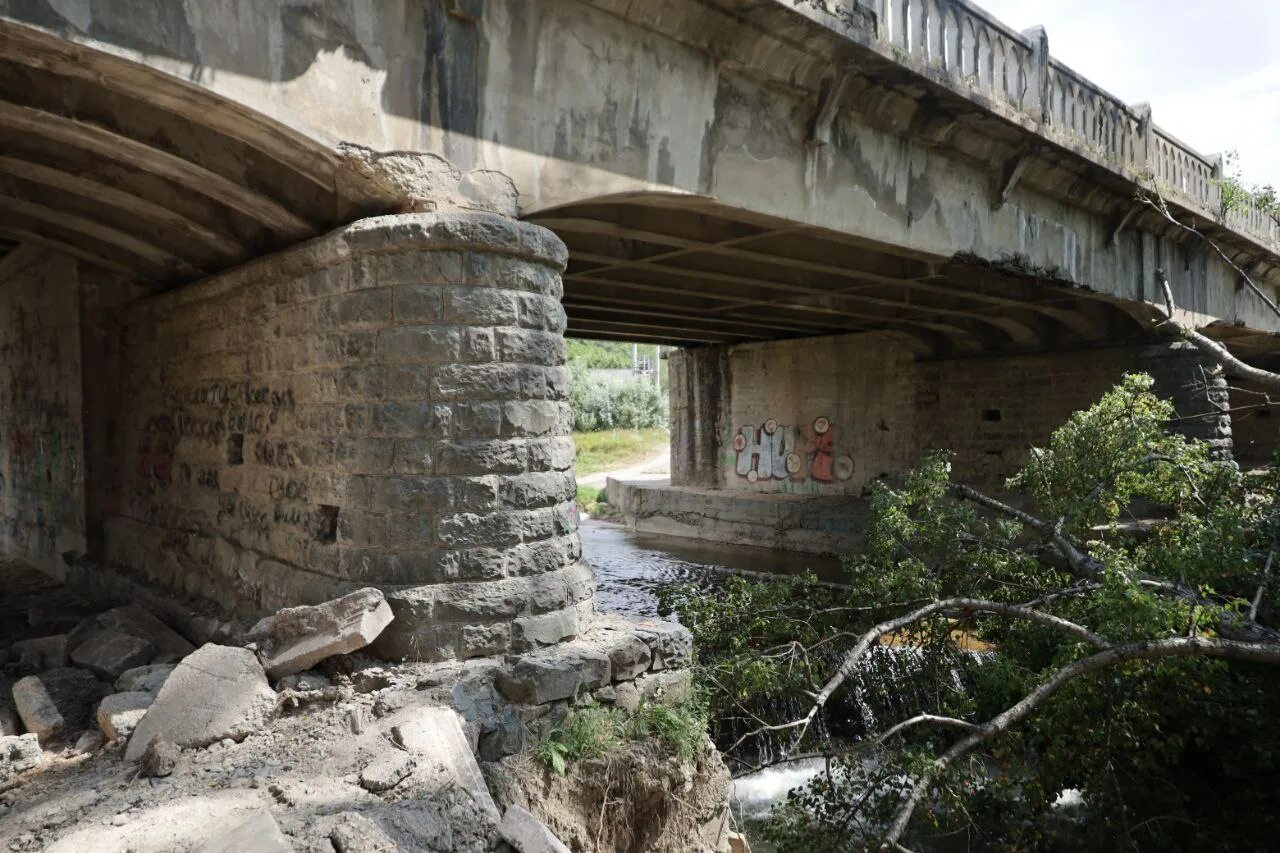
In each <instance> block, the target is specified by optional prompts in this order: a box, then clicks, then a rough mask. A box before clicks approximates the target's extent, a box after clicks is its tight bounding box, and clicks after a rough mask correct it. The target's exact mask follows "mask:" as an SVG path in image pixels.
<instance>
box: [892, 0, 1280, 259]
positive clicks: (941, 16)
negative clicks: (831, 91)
mask: <svg viewBox="0 0 1280 853" xmlns="http://www.w3.org/2000/svg"><path fill="white" fill-rule="evenodd" d="M875 2H876V3H877V4H878V16H879V17H878V32H877V35H878V38H879V39H880V40H881V41H882V42H884V43H886V44H888V45H889V46H890V47H892V48H893V49H894V50H895V51H896V52H898V53H899V54H903V55H905V56H904V57H903V58H904V60H905V61H907V62H909V63H910V64H912V65H915V66H916V67H917V68H920V69H921V70H924V71H926V72H929V73H931V75H932V76H937V77H941V78H943V79H946V80H948V81H949V82H950V83H951V84H952V85H953V86H957V87H964V88H967V89H968V90H969V91H970V92H973V93H976V94H978V95H981V96H983V97H985V98H987V99H988V100H990V101H994V102H996V103H998V104H1002V105H1004V106H1007V107H1009V108H1011V109H1012V110H1013V111H1014V112H1015V113H1016V114H1020V115H1021V116H1023V117H1025V118H1029V119H1030V120H1031V121H1033V122H1034V123H1035V124H1036V125H1037V126H1038V127H1039V130H1040V132H1041V133H1042V134H1044V135H1045V136H1048V137H1050V138H1051V139H1054V140H1055V141H1057V142H1060V143H1063V144H1066V145H1068V146H1070V147H1072V148H1073V149H1075V150H1076V151H1077V152H1079V153H1081V154H1083V155H1084V156H1087V157H1089V158H1091V159H1093V160H1095V161H1097V162H1100V163H1102V164H1103V165H1106V166H1107V167H1109V168H1111V169H1113V170H1115V171H1118V172H1121V173H1122V174H1126V175H1127V176H1128V177H1130V178H1132V179H1134V180H1138V181H1142V180H1148V179H1149V180H1154V182H1155V186H1156V188H1157V189H1158V190H1159V191H1160V192H1161V193H1163V194H1165V195H1166V196H1168V197H1170V198H1171V199H1173V200H1174V201H1176V202H1178V203H1179V204H1181V205H1183V206H1186V207H1189V208H1191V209H1193V210H1196V211H1197V212H1199V213H1201V214H1204V215H1207V216H1213V217H1217V218H1219V219H1221V220H1222V221H1223V222H1224V223H1225V224H1226V225H1227V226H1228V227H1230V228H1232V229H1234V230H1236V231H1240V232H1243V233H1245V234H1247V235H1249V236H1250V237H1252V238H1253V239H1255V240H1259V241H1260V242H1262V243H1263V244H1265V245H1269V246H1272V247H1276V248H1280V223H1277V221H1276V219H1275V217H1273V216H1271V215H1270V214H1267V213H1266V212H1264V211H1261V210H1258V209H1256V208H1253V207H1249V208H1246V209H1240V210H1232V211H1226V212H1225V214H1224V211H1223V210H1222V187H1221V184H1220V181H1221V179H1222V167H1221V160H1220V158H1208V157H1205V156H1204V155H1202V154H1200V153H1198V152H1197V151H1195V149H1193V148H1191V147H1190V146H1188V145H1186V144H1184V143H1182V142H1180V141H1179V140H1178V139H1176V138H1175V137H1173V136H1172V135H1170V134H1168V133H1167V132H1165V131H1163V130H1161V129H1160V128H1158V127H1155V126H1154V125H1152V123H1151V118H1150V112H1149V110H1147V111H1143V110H1142V109H1140V108H1135V107H1131V106H1129V105H1127V104H1125V103H1124V102H1122V101H1121V100H1120V99H1119V98H1116V97H1115V96H1114V95H1112V94H1110V93H1109V92H1107V91H1106V90H1104V89H1102V88H1101V87H1099V86H1096V85H1094V84H1093V83H1091V82H1090V81H1088V80H1087V79H1085V78H1084V77H1082V76H1081V75H1079V74H1077V73H1076V72H1075V71H1072V70H1071V69H1070V68H1068V67H1067V66H1065V65H1063V64H1062V63H1061V62H1058V61H1057V60H1055V59H1052V58H1051V57H1050V56H1049V50H1048V40H1047V38H1046V37H1045V35H1044V31H1043V30H1040V29H1036V30H1029V31H1027V32H1025V33H1018V32H1015V31H1014V30H1012V29H1010V28H1009V27H1007V26H1005V25H1004V24H1003V23H1001V22H1000V21H998V20H996V19H995V18H994V17H992V16H991V15H989V14H988V13H986V12H984V11H983V10H982V9H980V8H978V7H977V6H975V5H973V4H972V3H969V2H966V0H875Z"/></svg>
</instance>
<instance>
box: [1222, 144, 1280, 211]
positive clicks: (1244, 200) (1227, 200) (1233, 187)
mask: <svg viewBox="0 0 1280 853" xmlns="http://www.w3.org/2000/svg"><path fill="white" fill-rule="evenodd" d="M1223 166H1224V172H1225V174H1224V176H1223V177H1222V178H1219V179H1218V180H1217V184H1218V186H1219V187H1220V188H1221V189H1222V212H1223V214H1224V215H1225V214H1227V213H1231V212H1233V211H1244V210H1248V209H1249V208H1257V209H1258V210H1261V211H1262V212H1264V213H1266V214H1269V215H1271V216H1280V194H1278V193H1277V192H1276V188H1275V187H1273V186H1271V185H1270V184H1252V183H1246V181H1245V179H1244V174H1243V172H1242V171H1241V170H1240V154H1239V152H1237V151H1228V152H1227V154H1226V161H1225V163H1224V164H1223Z"/></svg>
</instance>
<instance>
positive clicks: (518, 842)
mask: <svg viewBox="0 0 1280 853" xmlns="http://www.w3.org/2000/svg"><path fill="white" fill-rule="evenodd" d="M498 834H499V835H501V836H502V840H503V841H505V842H507V843H508V844H510V845H511V846H512V847H514V848H516V849H517V850H519V851H520V853H569V848H568V847H566V846H565V845H564V844H563V843H562V842H561V841H560V839H558V838H556V837H555V835H554V834H552V832H551V830H549V829H547V826H546V824H544V823H543V822H542V821H540V820H538V819H537V818H536V817H534V816H533V815H532V814H530V813H529V812H527V811H526V810H524V809H522V808H521V807H520V806H518V805H511V806H508V807H507V813H506V814H504V815H503V816H502V823H500V824H498Z"/></svg>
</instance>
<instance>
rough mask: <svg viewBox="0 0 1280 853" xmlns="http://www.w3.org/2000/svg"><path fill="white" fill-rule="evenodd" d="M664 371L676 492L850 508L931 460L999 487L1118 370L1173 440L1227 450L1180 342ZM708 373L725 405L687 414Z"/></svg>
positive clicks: (800, 346)
mask: <svg viewBox="0 0 1280 853" xmlns="http://www.w3.org/2000/svg"><path fill="white" fill-rule="evenodd" d="M670 363H671V372H672V376H673V380H672V388H673V397H672V410H671V412H672V437H673V439H672V440H673V442H684V443H689V444H690V445H692V446H691V447H676V448H673V452H672V460H673V467H672V482H673V484H675V485H678V486H689V487H703V488H705V487H708V486H710V487H712V488H719V489H725V490H729V491H735V492H751V493H768V494H779V493H782V494H793V495H857V494H860V493H861V492H862V490H863V489H864V487H865V486H866V485H867V483H868V482H870V481H872V480H874V479H877V478H880V477H885V476H892V475H894V474H897V473H900V472H901V471H903V470H904V469H906V468H908V467H910V466H911V465H912V464H914V463H915V461H916V460H917V459H919V457H920V455H921V454H923V453H924V452H926V451H928V450H932V449H947V450H950V451H952V452H954V453H955V455H956V460H955V466H956V471H957V474H958V476H960V477H962V478H965V479H967V480H969V481H971V482H975V483H983V484H999V483H1001V482H1002V481H1003V480H1004V479H1005V478H1006V477H1008V476H1009V475H1010V474H1011V473H1013V472H1014V471H1015V470H1017V468H1018V467H1019V466H1020V465H1021V464H1022V463H1023V461H1024V460H1025V458H1026V454H1027V452H1028V449H1029V448H1030V447H1032V446H1033V445H1037V444H1043V443H1044V442H1046V441H1047V440H1048V438H1049V436H1050V434H1051V433H1052V432H1053V430H1054V429H1055V428H1057V427H1058V426H1060V425H1061V424H1062V423H1063V422H1064V421H1065V420H1066V419H1067V418H1068V417H1069V416H1070V415H1071V413H1072V412H1075V411H1077V410H1079V409H1081V408H1084V407H1086V406H1089V405H1091V404H1092V403H1093V402H1095V401H1096V400H1097V399H1098V398H1099V397H1100V396H1101V395H1102V394H1103V393H1104V392H1105V391H1106V390H1107V389H1109V388H1111V387H1112V386H1113V385H1114V384H1115V383H1116V382H1117V381H1118V380H1119V379H1120V377H1121V376H1122V375H1123V374H1124V373H1125V372H1127V371H1144V372H1147V373H1150V374H1151V375H1152V376H1153V377H1155V379H1156V391H1157V393H1160V394H1161V395H1163V396H1166V397H1169V398H1171V399H1172V400H1173V401H1174V404H1175V408H1176V410H1177V414H1178V416H1179V420H1178V421H1176V422H1175V424H1174V426H1175V428H1177V429H1179V430H1181V431H1183V432H1184V433H1186V434H1188V435H1192V436H1194V437H1196V438H1201V439H1205V440H1207V441H1209V442H1211V444H1212V445H1213V447H1214V448H1215V450H1216V451H1217V452H1218V453H1219V454H1222V455H1229V454H1230V450H1231V423H1230V417H1229V415H1227V414H1226V413H1225V412H1224V411H1223V407H1224V406H1225V402H1226V398H1225V393H1226V391H1225V385H1224V380H1223V379H1222V377H1221V375H1220V371H1218V370H1216V369H1214V368H1212V367H1211V366H1210V365H1209V363H1208V362H1207V360H1206V359H1205V358H1204V357H1203V356H1202V355H1200V353H1199V352H1198V351H1196V350H1195V349H1194V347H1191V346H1190V345H1189V344H1185V343H1159V344H1152V345H1147V346H1132V347H1123V348H1106V349H1095V350H1083V351H1074V352H1060V353H1042V354H1036V355H1004V356H990V357H983V358H967V359H954V360H945V361H921V362H917V361H915V360H914V357H913V356H912V354H911V353H910V352H909V351H908V350H907V349H906V347H904V346H903V345H902V344H900V343H899V342H898V341H897V340H896V339H895V338H894V336H892V335H890V334H882V333H869V334H861V335H845V336H839V337H827V338H807V339H803V340H787V341H773V342H769V343H760V344H745V345H741V346H733V347H706V348H702V349H698V350H688V351H684V352H680V353H675V354H673V355H672V357H671V362H670ZM715 364H725V365H727V368H726V371H727V376H726V377H725V378H724V380H723V385H724V387H725V388H727V393H723V394H721V395H719V397H714V396H707V395H703V396H704V397H705V398H706V399H705V401H704V402H707V403H709V405H707V406H703V407H701V408H699V407H697V406H693V405H685V404H684V403H683V398H682V397H680V396H678V395H677V393H676V392H678V391H680V389H682V388H686V389H687V388H691V387H692V386H693V385H694V384H695V383H697V382H698V381H699V377H701V376H702V375H703V374H704V373H706V370H707V368H706V366H707V365H715ZM712 425H718V431H717V433H716V435H715V438H714V440H715V443H716V446H717V449H716V451H715V452H711V451H710V450H708V449H707V448H706V447H705V446H704V445H705V444H706V443H707V438H706V435H705V434H706V432H707V431H708V428H709V427H711V426H712ZM698 435H701V436H702V438H701V439H699V440H698V441H697V442H695V441H693V439H692V437H694V436H698Z"/></svg>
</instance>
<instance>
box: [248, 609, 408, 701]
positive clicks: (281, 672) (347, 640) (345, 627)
mask: <svg viewBox="0 0 1280 853" xmlns="http://www.w3.org/2000/svg"><path fill="white" fill-rule="evenodd" d="M393 618H394V617H393V616H392V614H391V608H390V607H389V606H388V605H387V600H386V598H385V597H384V596H383V594H382V592H381V591H380V590H377V589H373V588H366V589H360V590H356V591H355V592H352V593H349V594H348V595H344V596H343V597H342V598H339V599H335V600H333V601H326V602H325V603H323V604H318V605H311V606H306V605H304V606H302V607H288V608H285V609H284V610H279V611H277V612H276V613H275V614H274V615H272V616H268V617H266V618H265V619H263V620H262V621H261V622H259V623H258V624H257V625H255V626H254V628H253V630H252V632H251V636H252V637H253V638H255V639H257V640H258V644H259V648H258V654H259V657H260V658H261V659H262V665H263V668H264V669H266V671H267V678H270V679H272V680H274V679H277V678H281V677H283V676H286V675H294V674H296V673H299V672H302V671H303V670H306V669H310V668H311V667H313V666H315V665H316V664H317V663H319V662H320V661H322V660H324V659H325V658H328V657H333V656H334V655H340V654H346V653H347V652H354V651H355V650H357V649H362V648H364V647H365V646H367V645H369V644H370V643H372V642H373V641H374V640H376V639H377V638H378V635H379V634H381V633H382V629H383V628H385V627H387V625H389V624H390V623H391V620H392V619H393Z"/></svg>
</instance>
